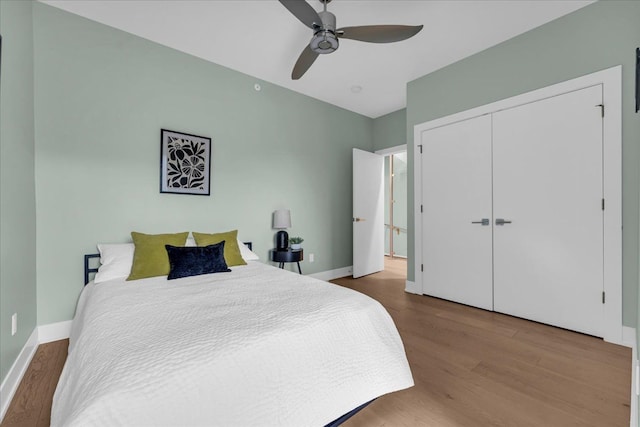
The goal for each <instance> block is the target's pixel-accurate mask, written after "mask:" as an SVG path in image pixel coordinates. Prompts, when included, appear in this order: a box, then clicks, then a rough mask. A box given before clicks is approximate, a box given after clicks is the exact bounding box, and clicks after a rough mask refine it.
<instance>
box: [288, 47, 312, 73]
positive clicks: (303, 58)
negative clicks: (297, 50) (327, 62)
mask: <svg viewBox="0 0 640 427" xmlns="http://www.w3.org/2000/svg"><path fill="white" fill-rule="evenodd" d="M317 57H318V54H317V53H316V52H314V51H312V50H311V47H310V46H309V45H307V47H305V48H304V50H303V51H302V53H301V54H300V57H299V58H298V60H297V61H296V65H294V66H293V71H292V72H291V79H292V80H298V79H299V78H300V77H302V76H303V75H304V73H306V72H307V70H308V69H309V67H311V65H312V64H313V63H314V62H315V60H316V58H317Z"/></svg>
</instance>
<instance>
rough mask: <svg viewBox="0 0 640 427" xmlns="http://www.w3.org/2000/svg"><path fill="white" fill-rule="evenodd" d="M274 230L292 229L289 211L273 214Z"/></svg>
mask: <svg viewBox="0 0 640 427" xmlns="http://www.w3.org/2000/svg"><path fill="white" fill-rule="evenodd" d="M273 228H291V212H290V211H289V209H279V210H277V211H275V212H274V213H273Z"/></svg>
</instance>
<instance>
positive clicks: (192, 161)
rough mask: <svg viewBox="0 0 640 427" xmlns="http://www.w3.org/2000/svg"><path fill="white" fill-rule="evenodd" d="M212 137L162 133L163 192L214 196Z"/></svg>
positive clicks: (161, 182) (161, 174)
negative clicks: (212, 188) (211, 189)
mask: <svg viewBox="0 0 640 427" xmlns="http://www.w3.org/2000/svg"><path fill="white" fill-rule="evenodd" d="M210 187H211V138H207V137H205V136H198V135H192V134H189V133H184V132H176V131H173V130H168V129H162V130H161V131H160V193H173V194H190V195H197V196H209V195H210V194H211V191H210Z"/></svg>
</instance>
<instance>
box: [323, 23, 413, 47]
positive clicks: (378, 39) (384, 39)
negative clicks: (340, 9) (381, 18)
mask: <svg viewBox="0 0 640 427" xmlns="http://www.w3.org/2000/svg"><path fill="white" fill-rule="evenodd" d="M422 27H423V26H422V25H416V26H411V25H363V26H361V27H344V28H340V29H338V30H337V31H336V35H337V36H338V37H340V38H341V39H352V40H359V41H361V42H369V43H393V42H399V41H401V40H406V39H408V38H409V37H413V36H415V35H416V34H418V33H419V32H420V30H422Z"/></svg>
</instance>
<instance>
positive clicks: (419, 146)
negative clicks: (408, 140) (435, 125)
mask: <svg viewBox="0 0 640 427" xmlns="http://www.w3.org/2000/svg"><path fill="white" fill-rule="evenodd" d="M418 148H419V149H420V154H422V144H418Z"/></svg>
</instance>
